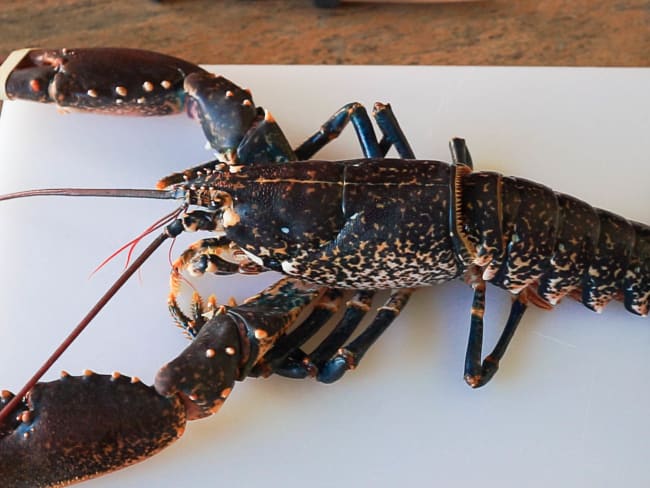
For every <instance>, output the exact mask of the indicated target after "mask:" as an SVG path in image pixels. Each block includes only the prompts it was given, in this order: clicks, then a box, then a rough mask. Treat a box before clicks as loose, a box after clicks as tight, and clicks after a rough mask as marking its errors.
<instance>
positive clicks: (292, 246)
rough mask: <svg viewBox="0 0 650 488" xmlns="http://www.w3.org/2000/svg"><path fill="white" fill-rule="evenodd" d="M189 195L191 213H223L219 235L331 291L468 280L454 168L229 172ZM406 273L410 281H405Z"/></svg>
mask: <svg viewBox="0 0 650 488" xmlns="http://www.w3.org/2000/svg"><path fill="white" fill-rule="evenodd" d="M185 189H186V191H187V192H188V195H189V197H188V201H189V203H192V204H198V205H202V206H206V207H210V206H212V207H213V208H217V209H218V218H217V226H216V227H217V231H222V232H223V233H224V234H225V235H226V237H227V238H228V239H230V240H232V241H233V242H234V243H236V244H237V246H238V247H239V248H241V249H242V250H244V251H245V252H247V253H248V254H249V255H250V256H251V258H253V259H254V260H256V261H257V262H258V263H259V264H262V265H263V266H265V267H267V268H271V269H275V270H279V271H283V272H285V273H288V274H293V275H300V276H302V277H304V278H306V279H309V280H312V281H315V282H318V283H322V284H328V285H333V284H336V285H337V286H350V287H365V286H367V287H373V288H380V287H404V286H415V285H419V284H426V283H431V282H435V281H442V280H446V279H450V278H452V277H455V276H456V275H457V274H458V273H459V269H458V267H457V265H456V262H455V257H454V255H453V251H452V246H451V243H450V241H449V227H448V220H449V216H448V215H449V209H450V206H449V205H450V203H449V166H448V165H447V164H445V163H440V162H435V161H418V162H412V161H405V160H390V159H377V160H373V159H364V160H358V161H340V162H325V161H304V162H295V163H290V164H253V165H250V166H245V167H233V166H230V167H227V166H225V165H223V169H221V170H217V171H211V172H210V174H208V175H205V176H202V177H198V178H194V179H191V180H190V181H188V183H187V185H185ZM406 264H408V266H405V265H406ZM399 269H406V270H407V271H406V272H404V273H402V275H400V276H397V275H396V273H397V272H398V270H399ZM434 270H435V271H434ZM440 270H443V271H440Z"/></svg>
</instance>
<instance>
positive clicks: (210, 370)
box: [155, 278, 323, 420]
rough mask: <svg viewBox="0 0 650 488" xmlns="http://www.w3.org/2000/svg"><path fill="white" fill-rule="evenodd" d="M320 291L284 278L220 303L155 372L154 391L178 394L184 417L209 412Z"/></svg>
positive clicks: (208, 413)
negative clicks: (241, 300) (247, 295)
mask: <svg viewBox="0 0 650 488" xmlns="http://www.w3.org/2000/svg"><path fill="white" fill-rule="evenodd" d="M322 291H323V288H322V287H320V286H318V285H312V284H308V283H305V282H302V281H300V280H297V279H294V278H283V279H281V280H280V281H278V282H277V283H275V284H273V285H271V286H269V287H268V288H266V289H265V290H264V291H262V292H261V293H260V294H259V295H256V296H254V297H251V298H249V299H248V300H247V301H246V302H245V303H242V304H241V305H237V306H234V307H222V308H221V310H220V311H219V312H218V313H216V314H215V315H214V316H213V317H212V318H210V319H209V320H208V321H207V322H206V323H205V324H204V325H202V327H201V329H200V331H199V333H198V334H197V335H196V337H195V338H194V340H193V341H192V343H191V344H190V345H189V346H188V347H187V348H186V349H185V350H184V351H183V352H181V354H180V355H179V356H178V357H177V358H176V359H174V360H173V361H171V362H169V363H168V364H166V365H165V366H163V367H162V368H161V369H160V371H158V374H157V375H156V381H155V386H156V390H157V391H158V393H159V394H160V395H162V396H165V397H168V396H172V395H173V396H178V397H180V398H182V399H183V401H184V402H185V408H186V409H187V418H188V420H195V419H199V418H203V417H207V416H209V415H212V414H213V413H215V412H216V411H217V410H219V408H220V407H221V405H222V404H223V402H224V401H225V399H226V398H228V395H230V392H231V391H232V388H233V386H234V384H235V381H241V380H243V379H245V378H246V377H247V376H248V375H249V374H250V373H251V371H252V370H253V368H254V366H255V365H256V364H257V363H258V362H259V361H260V360H261V359H262V358H263V357H264V355H265V354H266V352H268V350H269V349H270V348H271V347H272V346H273V345H274V344H275V342H276V341H277V340H278V339H279V338H280V337H283V336H284V335H285V334H286V332H287V330H289V329H290V328H291V327H292V326H293V325H295V323H296V320H297V319H298V317H299V316H300V314H301V313H302V312H303V311H304V310H305V309H307V308H308V307H309V306H310V305H311V304H313V302H314V301H315V299H316V298H317V297H318V296H320V295H321V293H322Z"/></svg>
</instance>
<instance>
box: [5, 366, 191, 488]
mask: <svg viewBox="0 0 650 488" xmlns="http://www.w3.org/2000/svg"><path fill="white" fill-rule="evenodd" d="M11 396H12V395H11V394H10V393H8V392H3V394H2V400H1V401H2V404H6V403H7V402H8V401H9V399H10V398H11ZM185 423H186V413H185V407H184V405H183V402H182V400H181V399H180V398H178V397H169V398H167V397H163V396H161V395H159V394H158V393H157V392H156V391H155V389H154V388H152V387H149V386H146V385H144V384H143V383H141V382H140V381H139V380H137V379H135V378H133V379H131V378H129V377H126V376H121V375H119V374H117V373H115V374H113V375H112V376H110V375H99V374H94V373H90V372H88V373H87V374H86V375H84V376H80V377H73V376H68V375H65V374H64V375H63V376H62V378H61V379H59V380H57V381H52V382H47V383H38V384H37V385H36V386H35V387H34V388H33V389H32V390H31V392H30V393H29V394H28V396H27V398H26V399H25V401H23V402H22V404H20V405H19V406H18V407H17V408H16V409H15V410H14V412H12V413H11V415H10V416H9V417H8V418H7V420H6V422H5V423H4V425H0V479H1V480H2V486H9V487H12V488H20V487H31V488H33V487H49V486H65V485H67V484H71V483H75V482H78V481H82V480H85V479H88V478H91V477H94V476H96V475H98V474H102V473H106V472H109V471H113V470H116V469H119V468H122V467H125V466H129V465H131V464H133V463H136V462H138V461H140V460H142V459H144V458H147V457H149V456H152V455H153V454H155V453H156V452H158V451H160V450H161V449H163V448H164V447H166V446H167V445H168V444H170V443H171V442H173V441H174V440H176V439H177V438H178V437H180V435H181V434H182V433H183V431H184V429H185Z"/></svg>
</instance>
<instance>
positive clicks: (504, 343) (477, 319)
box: [464, 279, 528, 388]
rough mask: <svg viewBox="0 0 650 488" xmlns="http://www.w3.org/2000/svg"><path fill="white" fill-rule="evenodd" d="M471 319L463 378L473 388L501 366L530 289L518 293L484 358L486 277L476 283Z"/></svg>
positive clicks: (524, 307)
mask: <svg viewBox="0 0 650 488" xmlns="http://www.w3.org/2000/svg"><path fill="white" fill-rule="evenodd" d="M473 286H474V300H473V302H472V320H471V324H470V330H469V339H468V342H467V353H466V355H465V373H464V378H465V381H466V382H467V384H468V385H470V386H471V387H472V388H478V387H480V386H483V385H485V384H486V383H487V382H488V381H490V379H491V378H492V376H494V373H496V372H497V370H498V369H499V361H500V360H501V358H502V357H503V355H504V354H505V352H506V348H507V347H508V344H510V340H511V339H512V336H513V335H514V333H515V330H517V326H518V325H519V321H520V320H521V318H522V317H523V315H524V312H525V311H526V308H527V303H528V300H527V291H526V290H524V291H523V292H522V293H520V294H519V295H517V297H516V299H515V300H514V301H513V302H512V307H511V308H510V315H509V316H508V321H507V322H506V325H505V327H504V328H503V332H502V333H501V336H500V337H499V340H498V341H497V344H496V346H494V349H493V350H492V352H491V353H490V354H488V355H487V356H486V357H485V359H483V362H481V357H482V351H483V316H484V314H485V281H483V280H482V279H479V280H478V281H477V282H476V283H475V284H474V285H473Z"/></svg>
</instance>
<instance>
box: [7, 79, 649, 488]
mask: <svg viewBox="0 0 650 488" xmlns="http://www.w3.org/2000/svg"><path fill="white" fill-rule="evenodd" d="M215 70H216V71H218V72H220V73H223V74H225V75H226V76H228V77H230V78H231V79H233V80H234V81H236V82H238V83H240V84H241V85H243V86H248V87H250V88H251V89H252V90H253V94H254V99H255V101H256V103H257V104H259V105H262V106H264V107H266V108H268V109H269V110H271V112H272V113H273V114H274V116H275V118H276V119H277V120H278V122H279V123H280V125H281V126H282V127H283V128H284V129H285V131H286V133H287V136H288V137H289V139H290V140H291V141H292V143H293V144H296V145H297V144H298V143H299V142H301V141H302V140H303V139H304V138H305V137H307V136H308V135H310V134H311V133H312V132H313V131H315V130H316V129H317V128H318V127H319V126H320V124H321V123H322V122H323V121H325V120H326V118H327V117H328V116H329V115H330V114H332V113H333V112H334V111H335V110H336V109H337V108H339V107H340V106H341V105H343V104H344V103H346V102H349V101H353V100H358V101H360V102H362V103H364V104H366V106H368V107H371V106H372V103H373V102H375V101H376V100H379V101H384V102H391V104H392V105H393V107H394V110H395V113H396V114H397V117H398V118H399V120H400V121H401V123H402V127H403V128H404V131H405V133H406V134H407V135H408V136H409V137H410V140H411V142H412V145H413V148H414V150H415V152H416V154H417V156H419V157H421V158H435V159H442V160H448V159H449V157H448V152H447V141H448V140H449V139H450V138H451V137H452V136H462V137H465V138H466V139H467V141H468V144H469V147H470V150H471V151H472V155H473V157H474V161H475V165H476V168H477V169H479V170H481V169H484V170H496V171H500V172H502V173H505V174H512V175H518V176H523V177H526V178H529V179H532V180H536V181H539V182H542V183H544V184H546V185H548V186H550V187H552V188H554V189H557V190H560V191H563V192H566V193H571V194H573V195H575V196H577V197H579V198H582V199H584V200H586V201H588V202H589V203H591V204H592V205H596V206H601V207H604V208H607V209H609V210H612V211H614V212H617V213H620V214H622V215H624V216H626V217H628V218H631V219H635V220H638V221H642V222H645V223H650V191H649V188H650V90H648V87H649V86H650V70H648V69H565V68H560V69H556V68H551V69H546V68H462V67H461V68H445V67H439V68H436V67H340V66H331V67H313V66H307V67H304V66H289V67H287V66H224V67H218V69H217V68H215ZM203 144H204V141H203V137H202V132H201V130H200V128H199V126H198V125H196V124H195V123H193V122H192V121H190V120H189V119H187V118H186V117H184V116H177V117H170V118H158V119H134V118H115V117H100V116H93V115H76V114H75V115H66V116H61V115H58V114H57V111H56V110H55V109H54V108H53V107H52V106H39V105H36V104H28V103H5V106H4V107H3V113H2V118H1V119H0V193H7V192H13V191H17V190H21V189H27V188H43V187H60V186H80V187H84V186H85V187H152V186H153V185H154V184H155V182H156V181H157V179H158V178H160V177H161V176H164V175H166V174H168V173H171V172H174V171H178V170H181V169H183V168H185V167H189V166H192V165H195V164H197V163H198V162H200V161H203V160H207V159H209V158H210V157H211V155H210V153H209V152H208V151H206V150H205V149H204V148H203ZM360 155H361V152H360V150H359V148H358V146H357V144H356V142H355V138H354V136H353V134H352V130H351V129H348V130H347V131H346V133H345V134H344V136H343V137H341V139H340V140H339V141H336V142H335V143H333V144H332V145H331V147H329V148H327V149H326V150H325V151H323V152H322V153H321V154H320V155H319V157H323V158H329V159H345V158H356V157H359V156H360ZM174 207H175V203H173V202H163V201H134V200H122V201H119V200H114V199H87V198H86V199H82V198H68V199H66V198H33V199H26V200H22V201H10V202H3V203H2V204H0V223H1V225H2V237H1V238H0V263H1V264H0V266H1V267H2V269H3V285H2V287H1V290H2V293H0V310H2V315H1V317H2V318H1V319H0V342H1V343H2V346H3V347H2V354H0V372H1V373H0V374H1V376H0V386H1V387H3V388H9V389H12V390H13V391H16V390H17V389H19V388H20V386H21V385H22V384H23V382H24V381H25V380H26V379H27V377H28V376H30V375H31V374H32V372H33V371H34V370H35V369H36V368H37V367H38V366H39V365H40V364H41V362H42V361H43V359H44V358H45V357H46V356H47V355H48V354H49V353H50V352H51V351H52V350H53V349H54V347H55V345H56V344H58V342H59V341H60V340H61V338H62V337H63V336H64V335H65V334H67V332H68V331H69V330H70V329H71V328H72V327H73V326H74V325H75V324H76V323H77V321H78V320H79V318H81V317H82V316H83V315H84V314H85V313H86V311H87V310H88V309H89V308H90V307H91V305H92V304H93V303H94V302H95V300H96V299H97V298H98V297H99V296H100V295H101V294H102V293H103V291H104V290H105V289H106V288H107V286H108V285H109V283H111V282H112V280H113V279H114V278H115V277H116V276H117V275H118V273H119V272H120V271H121V266H122V263H123V261H122V259H121V258H119V259H116V260H115V261H113V262H112V263H110V264H109V265H108V266H106V267H105V268H104V269H102V270H101V271H100V272H99V273H97V274H96V275H95V276H93V277H92V278H91V279H89V278H88V276H89V273H90V272H91V271H92V270H93V269H94V268H95V266H96V265H97V264H98V263H100V262H101V261H102V260H103V259H104V258H105V257H106V256H108V255H109V254H110V253H111V252H112V251H113V250H115V249H116V248H118V247H119V246H120V245H121V244H123V243H125V242H127V241H129V240H130V239H131V238H133V237H134V236H136V235H137V234H139V233H140V231H142V230H143V229H145V228H146V227H147V226H148V225H149V224H150V223H152V222H153V221H155V220H156V219H157V218H159V217H160V216H162V215H163V214H165V213H167V212H169V211H170V210H171V209H173V208H174ZM196 238H198V236H189V237H185V238H184V239H182V240H181V241H180V242H177V243H176V245H175V246H174V249H173V251H172V253H173V255H177V254H178V253H179V252H180V251H181V250H182V249H183V247H184V246H186V245H187V244H188V243H189V242H191V241H192V240H194V239H196ZM166 254H167V251H166V249H165V250H162V251H159V252H158V253H156V255H155V256H154V257H152V258H151V259H150V260H149V262H148V263H147V264H146V265H145V266H144V267H143V269H142V272H141V277H140V279H133V280H131V282H130V283H129V284H128V285H127V286H126V287H125V289H123V290H122V291H120V292H119V294H118V295H117V296H116V297H115V298H114V300H113V301H112V303H111V304H110V305H109V306H108V307H107V308H106V310H105V311H104V312H102V313H101V315H100V316H99V317H98V318H97V320H96V321H95V322H94V324H93V325H92V326H91V328H90V329H89V330H88V331H87V332H85V333H84V334H83V335H82V337H81V338H80V339H79V340H78V341H77V343H76V344H75V345H74V346H73V347H72V348H71V349H70V350H69V351H68V352H67V353H66V354H65V355H64V356H63V358H62V359H61V360H60V361H59V362H58V363H57V365H56V366H55V367H54V368H53V370H52V371H51V372H50V374H48V376H47V378H49V379H52V378H56V377H57V376H58V372H59V371H60V370H61V369H66V370H69V371H70V372H72V373H75V374H78V373H80V372H81V371H82V370H83V369H85V368H90V369H93V370H96V371H100V372H111V371H113V370H120V371H122V372H124V373H125V374H129V375H137V376H139V377H141V378H142V379H143V380H144V381H145V382H147V383H150V382H151V381H152V379H153V376H154V374H155V371H156V370H157V368H158V367H159V365H161V364H163V363H164V362H166V361H167V360H169V359H170V358H172V357H173V356H174V355H175V354H176V353H177V352H178V351H180V350H181V349H182V348H183V347H184V346H185V344H186V342H185V339H184V338H183V336H182V334H181V333H180V331H179V330H178V329H176V328H175V327H173V326H172V325H171V320H170V318H169V317H168V314H167V310H166V304H165V301H166V296H167V279H168V269H169V266H168V258H167V255H166ZM272 279H273V277H272V276H268V277H266V278H265V280H264V281H265V282H268V281H271V280H272ZM204 282H205V284H204V285H203V286H206V287H207V289H212V290H215V291H216V293H217V295H218V296H219V297H221V298H222V299H224V300H225V299H227V298H228V296H229V295H235V296H237V297H239V298H242V297H245V296H247V295H250V294H252V293H254V292H255V291H257V290H259V289H260V288H261V287H262V284H261V283H260V281H259V280H256V279H247V278H245V277H237V278H235V279H234V280H228V281H226V280H225V279H221V280H220V279H216V278H210V279H205V280H204ZM488 295H489V302H488V307H489V311H488V314H487V331H486V342H487V344H488V345H487V346H486V348H488V349H489V348H491V347H492V345H493V344H494V341H495V340H496V337H497V336H498V334H499V332H500V330H501V326H502V325H503V321H504V320H505V317H504V316H505V314H506V313H507V308H508V304H509V298H508V296H507V295H506V293H505V292H503V291H500V290H497V289H495V288H493V287H490V288H489V289H488ZM470 302H471V291H470V290H469V288H467V287H466V286H465V285H464V284H462V283H452V284H449V285H444V286H438V287H435V288H430V289H425V290H422V291H420V292H418V293H417V294H416V295H415V296H414V297H413V298H412V300H411V303H410V304H409V305H408V307H407V309H406V310H405V311H404V313H403V315H402V316H401V317H400V318H399V319H398V320H397V321H396V323H395V325H394V326H393V327H392V328H391V329H390V330H389V331H388V332H387V333H386V334H385V336H384V337H383V338H382V339H381V340H380V341H379V343H378V344H377V345H376V346H375V347H374V348H373V349H372V350H371V351H370V353H369V354H368V355H367V356H366V358H365V359H364V360H363V362H362V363H361V366H360V368H359V369H358V370H357V371H355V372H353V373H350V374H348V375H347V376H346V377H345V378H344V379H343V380H341V381H340V382H338V383H336V384H334V385H332V386H324V385H320V384H317V383H316V382H314V381H307V380H305V381H294V380H288V379H283V378H275V377H274V378H270V379H266V380H254V379H252V380H247V381H245V382H244V383H242V384H238V385H237V386H236V388H235V390H234V392H233V394H232V396H231V397H230V399H229V400H228V401H227V402H226V404H225V405H224V407H223V408H222V410H221V411H220V412H219V413H218V415H215V416H214V417H212V418H209V419H207V420H204V421H200V422H194V423H192V425H190V426H189V428H188V431H187V432H186V434H185V436H184V437H183V438H182V439H181V440H180V441H179V442H177V443H176V444H175V445H173V446H172V447H170V448H168V449H167V450H166V451H165V452H163V453H162V454H160V455H158V456H156V457H154V458H153V459H151V460H149V461H147V462H145V463H142V464H140V465H138V466H135V467H132V468H129V469H127V470H124V471H122V472H119V473H116V474H113V475H111V476H107V477H104V478H101V479H99V480H96V481H91V482H88V483H87V485H84V486H88V487H91V486H92V487H95V488H99V487H121V488H127V487H140V486H156V487H160V488H163V487H177V486H205V485H207V486H211V485H212V484H214V485H215V486H223V487H228V488H237V487H249V486H268V487H283V488H303V487H305V486H310V487H312V488H320V487H330V486H337V487H346V486H373V487H394V486H440V487H465V486H471V485H475V486H499V487H501V488H508V487H520V486H527V487H542V486H567V487H569V486H570V487H606V486H614V485H618V486H626V487H628V488H631V487H646V486H650V470H648V467H647V461H648V452H649V449H650V415H648V412H650V387H649V386H648V384H647V382H646V377H647V369H648V368H647V364H648V359H649V358H650V320H649V319H640V318H638V317H635V316H633V315H631V314H629V313H627V312H626V311H625V310H624V309H623V307H622V306H621V305H620V304H612V305H611V306H609V307H608V308H607V309H606V310H605V312H604V313H603V314H602V315H597V314H594V313H592V312H590V311H588V310H587V309H586V308H584V307H582V306H581V305H579V304H578V303H576V302H572V301H567V302H564V303H562V304H561V305H560V306H559V307H557V310H555V311H553V312H550V313H548V312H543V311H541V310H537V309H532V310H530V311H529V312H528V313H527V314H526V316H525V317H524V320H523V324H522V326H521V328H520V330H519V331H518V332H517V334H516V336H515V338H514V340H513V343H512V345H511V347H510V350H509V351H508V353H507V355H506V357H505V359H504V361H503V365H502V368H501V371H499V373H498V374H497V375H496V377H495V378H494V379H493V381H492V382H491V383H490V384H489V385H488V386H487V387H485V388H483V389H480V390H477V391H473V390H471V389H470V388H468V387H467V386H466V385H465V384H464V382H463V380H462V371H463V360H464V354H465V346H466V340H467V331H468V325H469V313H470Z"/></svg>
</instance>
